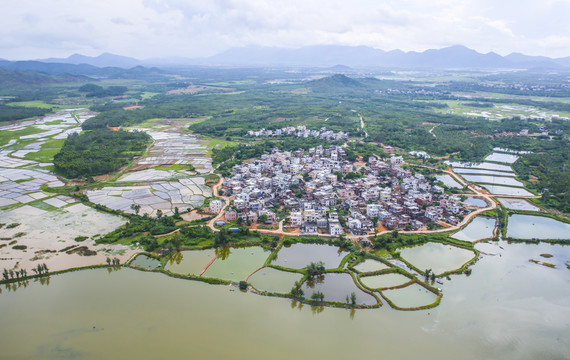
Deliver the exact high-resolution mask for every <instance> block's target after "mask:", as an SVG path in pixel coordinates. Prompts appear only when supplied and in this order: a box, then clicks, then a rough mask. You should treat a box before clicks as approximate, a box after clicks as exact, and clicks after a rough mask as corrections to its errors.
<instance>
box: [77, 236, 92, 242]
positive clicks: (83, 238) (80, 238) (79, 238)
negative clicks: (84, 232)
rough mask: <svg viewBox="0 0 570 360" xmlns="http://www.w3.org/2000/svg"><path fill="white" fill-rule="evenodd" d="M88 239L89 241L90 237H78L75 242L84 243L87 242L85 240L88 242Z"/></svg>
mask: <svg viewBox="0 0 570 360" xmlns="http://www.w3.org/2000/svg"><path fill="white" fill-rule="evenodd" d="M87 239H89V237H88V236H77V237H75V239H74V240H75V241H77V242H82V241H85V240H87Z"/></svg>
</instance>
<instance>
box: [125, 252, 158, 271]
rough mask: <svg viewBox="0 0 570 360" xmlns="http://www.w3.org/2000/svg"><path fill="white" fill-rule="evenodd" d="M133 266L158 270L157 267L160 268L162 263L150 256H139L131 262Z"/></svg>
mask: <svg viewBox="0 0 570 360" xmlns="http://www.w3.org/2000/svg"><path fill="white" fill-rule="evenodd" d="M130 264H131V265H133V266H139V267H142V268H145V269H156V268H157V267H160V261H159V260H157V259H155V258H152V257H150V256H147V255H144V254H141V255H137V257H136V258H135V259H134V260H133V261H131V263H130Z"/></svg>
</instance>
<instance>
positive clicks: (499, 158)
mask: <svg viewBox="0 0 570 360" xmlns="http://www.w3.org/2000/svg"><path fill="white" fill-rule="evenodd" d="M518 158H519V157H518V156H517V155H513V154H502V153H492V154H491V155H489V156H487V157H486V158H485V160H486V161H496V162H502V163H507V164H512V163H514V162H515V161H517V160H518Z"/></svg>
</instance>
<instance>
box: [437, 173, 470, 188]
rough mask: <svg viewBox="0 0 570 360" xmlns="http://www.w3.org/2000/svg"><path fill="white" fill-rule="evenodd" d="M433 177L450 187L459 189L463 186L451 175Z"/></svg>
mask: <svg viewBox="0 0 570 360" xmlns="http://www.w3.org/2000/svg"><path fill="white" fill-rule="evenodd" d="M435 178H436V179H437V180H439V181H441V182H442V183H443V184H444V185H445V186H447V187H450V188H456V189H461V188H463V186H462V185H461V184H460V183H458V182H457V181H456V180H455V179H454V178H453V177H452V176H451V175H447V174H444V175H436V176H435Z"/></svg>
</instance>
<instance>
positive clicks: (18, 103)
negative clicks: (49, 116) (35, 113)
mask: <svg viewBox="0 0 570 360" xmlns="http://www.w3.org/2000/svg"><path fill="white" fill-rule="evenodd" d="M6 105H8V106H23V107H34V108H41V109H63V108H64V106H61V105H53V104H48V103H46V102H45V101H41V100H35V101H14V102H11V103H8V104H6Z"/></svg>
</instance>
